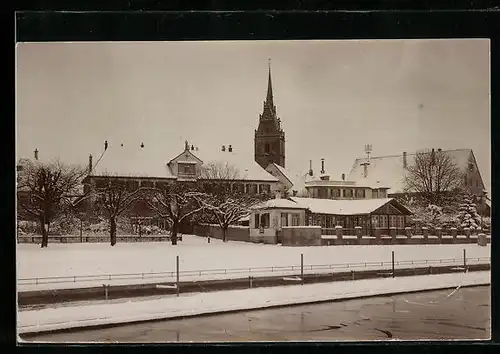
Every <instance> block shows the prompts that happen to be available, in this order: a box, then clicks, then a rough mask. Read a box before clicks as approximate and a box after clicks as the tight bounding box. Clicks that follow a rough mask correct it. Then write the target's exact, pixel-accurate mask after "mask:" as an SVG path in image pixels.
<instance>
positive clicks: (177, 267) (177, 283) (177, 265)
mask: <svg viewBox="0 0 500 354" xmlns="http://www.w3.org/2000/svg"><path fill="white" fill-rule="evenodd" d="M175 268H176V273H177V279H176V288H177V297H179V256H177V257H176V267H175Z"/></svg>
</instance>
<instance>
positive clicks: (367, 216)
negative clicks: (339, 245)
mask: <svg viewBox="0 0 500 354" xmlns="http://www.w3.org/2000/svg"><path fill="white" fill-rule="evenodd" d="M291 200H293V201H294V202H295V203H297V204H298V205H299V206H302V207H303V208H305V209H306V210H307V213H306V216H307V221H306V225H316V226H321V228H322V234H331V233H332V232H333V231H334V229H335V227H336V226H342V228H343V229H346V232H351V233H352V234H354V228H355V227H356V226H360V227H361V228H362V232H363V234H364V235H372V234H373V231H374V230H375V229H379V230H382V232H388V231H389V229H390V228H395V229H396V230H397V231H400V232H403V231H404V228H405V227H406V225H407V223H408V222H409V218H410V216H411V215H412V212H411V211H410V210H409V209H407V208H406V207H405V206H403V205H402V204H401V203H399V202H398V201H397V200H396V199H393V198H376V199H364V200H363V199H361V200H332V199H318V198H303V197H291Z"/></svg>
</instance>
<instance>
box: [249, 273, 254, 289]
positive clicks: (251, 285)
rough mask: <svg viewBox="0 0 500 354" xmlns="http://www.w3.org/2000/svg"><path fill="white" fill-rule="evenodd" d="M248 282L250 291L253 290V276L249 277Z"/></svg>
mask: <svg viewBox="0 0 500 354" xmlns="http://www.w3.org/2000/svg"><path fill="white" fill-rule="evenodd" d="M248 281H249V282H250V289H251V288H253V282H252V276H251V275H249V276H248Z"/></svg>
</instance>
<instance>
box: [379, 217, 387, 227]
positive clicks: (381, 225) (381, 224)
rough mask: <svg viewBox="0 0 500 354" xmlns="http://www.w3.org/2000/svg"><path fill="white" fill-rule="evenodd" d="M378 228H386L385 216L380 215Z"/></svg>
mask: <svg viewBox="0 0 500 354" xmlns="http://www.w3.org/2000/svg"><path fill="white" fill-rule="evenodd" d="M380 227H381V228H386V227H388V220H387V215H380Z"/></svg>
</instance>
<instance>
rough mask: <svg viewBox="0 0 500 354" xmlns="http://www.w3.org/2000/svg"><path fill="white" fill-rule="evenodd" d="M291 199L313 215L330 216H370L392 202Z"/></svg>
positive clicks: (386, 199) (385, 200)
mask: <svg viewBox="0 0 500 354" xmlns="http://www.w3.org/2000/svg"><path fill="white" fill-rule="evenodd" d="M291 199H292V200H293V201H295V202H296V203H297V204H298V205H300V206H302V207H304V208H307V209H309V210H310V211H311V212H312V213H314V214H330V215H361V214H370V213H371V212H373V211H375V210H377V209H378V208H380V207H381V206H383V205H385V204H387V203H389V202H390V201H391V200H393V199H392V198H377V199H354V200H337V199H318V198H300V197H292V198H291Z"/></svg>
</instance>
